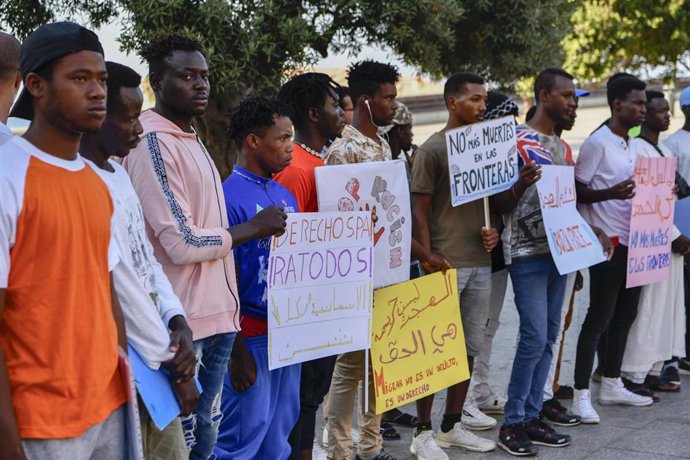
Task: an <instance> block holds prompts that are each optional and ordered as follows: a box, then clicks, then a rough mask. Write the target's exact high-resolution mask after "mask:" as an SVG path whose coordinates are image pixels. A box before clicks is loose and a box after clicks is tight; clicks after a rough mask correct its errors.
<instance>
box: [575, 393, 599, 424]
mask: <svg viewBox="0 0 690 460" xmlns="http://www.w3.org/2000/svg"><path fill="white" fill-rule="evenodd" d="M570 411H571V412H572V413H573V414H575V415H579V416H580V417H582V423H589V424H592V423H599V414H597V411H595V410H594V407H592V400H591V397H590V395H589V390H578V389H575V390H573V407H571V408H570Z"/></svg>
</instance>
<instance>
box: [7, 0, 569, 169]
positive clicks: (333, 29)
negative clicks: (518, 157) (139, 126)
mask: <svg viewBox="0 0 690 460" xmlns="http://www.w3.org/2000/svg"><path fill="white" fill-rule="evenodd" d="M577 3H579V0H551V1H548V2H546V1H536V0H394V1H380V0H329V1H324V0H5V1H4V2H2V1H0V23H4V24H7V25H9V27H10V29H11V30H13V31H15V32H16V33H17V34H18V35H19V36H25V35H26V34H27V33H28V32H30V31H31V30H33V29H34V28H35V27H37V26H39V25H41V24H43V23H45V22H47V21H49V20H53V19H64V18H70V19H74V20H76V21H78V22H82V23H85V24H89V25H91V26H94V27H98V26H99V25H102V24H104V23H106V22H109V21H119V22H120V23H121V24H122V33H121V36H120V41H121V44H122V47H123V48H124V49H125V50H127V51H136V50H137V49H139V48H140V46H141V44H142V43H145V42H146V41H148V40H150V39H151V38H153V37H154V36H157V35H160V34H162V33H168V32H182V33H185V34H188V35H191V36H195V37H197V38H199V39H200V40H201V41H202V42H203V43H204V45H205V47H206V50H207V56H208V63H209V68H210V70H211V81H212V86H213V89H212V93H211V99H210V101H209V108H208V110H207V113H206V114H205V115H204V116H203V117H202V118H201V119H200V120H198V123H197V128H198V130H199V132H200V134H201V135H202V137H204V139H205V141H206V143H207V145H208V146H209V150H210V151H212V152H215V153H216V155H215V159H216V163H217V164H218V167H219V170H220V171H221V174H223V175H225V174H227V173H228V172H229V171H230V169H231V167H232V163H233V159H234V158H233V154H232V146H231V143H230V142H229V141H228V140H227V139H226V136H225V128H224V127H225V118H224V117H225V114H226V113H227V112H228V110H229V109H230V108H231V107H233V106H234V105H235V104H236V103H237V102H238V101H239V100H240V99H241V98H243V97H245V96H246V95H248V94H251V93H273V92H275V91H276V89H277V88H278V87H279V85H280V83H281V82H282V80H284V78H285V75H287V74H288V73H289V71H290V70H293V69H295V68H299V67H302V66H308V65H310V64H314V63H316V62H317V61H318V60H319V59H320V58H321V57H325V56H327V55H328V53H329V52H331V51H335V52H346V53H348V54H351V55H355V54H356V53H357V52H358V51H359V50H361V48H362V46H363V45H365V44H367V45H380V46H388V47H390V48H391V49H392V50H393V51H394V52H395V53H396V54H398V55H399V56H401V57H402V59H403V60H404V61H405V62H406V63H408V64H410V65H412V66H415V67H418V68H420V69H421V70H422V71H423V72H427V73H429V74H431V75H434V76H438V77H442V76H445V75H448V74H450V73H452V72H457V71H461V70H468V71H474V72H478V73H480V74H482V75H483V76H484V77H486V78H488V79H489V80H491V81H495V82H499V83H502V84H504V85H508V86H510V85H512V84H513V82H514V81H516V80H517V79H520V78H523V77H526V76H529V75H534V74H535V73H536V72H538V71H539V70H540V69H541V68H543V67H545V66H547V65H558V64H560V63H561V61H562V53H561V49H560V47H559V46H558V45H557V44H559V43H560V42H561V39H562V38H563V36H564V35H565V34H566V33H567V32H568V31H569V27H570V26H569V22H568V19H569V17H570V15H571V13H572V11H573V9H574V7H575V6H576V4H577Z"/></svg>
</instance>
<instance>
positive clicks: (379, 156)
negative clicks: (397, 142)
mask: <svg viewBox="0 0 690 460" xmlns="http://www.w3.org/2000/svg"><path fill="white" fill-rule="evenodd" d="M377 136H378V138H379V142H380V143H377V142H376V141H374V140H373V139H371V138H369V137H367V136H365V135H364V134H362V133H361V132H359V131H358V130H357V129H356V128H354V127H352V126H351V125H347V126H345V129H343V134H342V136H341V137H339V138H338V139H336V140H335V141H333V143H332V144H331V145H330V147H328V151H327V152H326V158H324V163H326V164H327V165H342V164H348V163H368V162H370V161H387V160H392V159H393V155H392V153H391V148H390V146H389V145H388V142H386V140H385V139H384V138H383V137H381V135H379V134H377Z"/></svg>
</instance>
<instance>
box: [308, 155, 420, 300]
mask: <svg viewBox="0 0 690 460" xmlns="http://www.w3.org/2000/svg"><path fill="white" fill-rule="evenodd" d="M314 173H315V175H316V189H317V193H318V200H319V211H322V212H327V211H340V212H350V211H368V212H369V213H370V214H371V219H372V224H373V231H374V287H375V288H379V287H384V286H389V285H391V284H396V283H401V282H403V281H407V280H409V279H410V251H411V246H412V212H411V209H410V190H409V184H408V182H407V173H406V172H405V164H404V162H403V160H393V161H375V162H370V163H356V164H347V165H337V166H322V167H320V168H316V169H315V170H314Z"/></svg>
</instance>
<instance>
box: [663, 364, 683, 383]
mask: <svg viewBox="0 0 690 460" xmlns="http://www.w3.org/2000/svg"><path fill="white" fill-rule="evenodd" d="M661 378H662V379H663V380H666V381H667V382H669V383H672V384H673V385H680V375H678V368H677V367H676V366H667V367H666V369H664V370H663V371H662V372H661Z"/></svg>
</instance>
